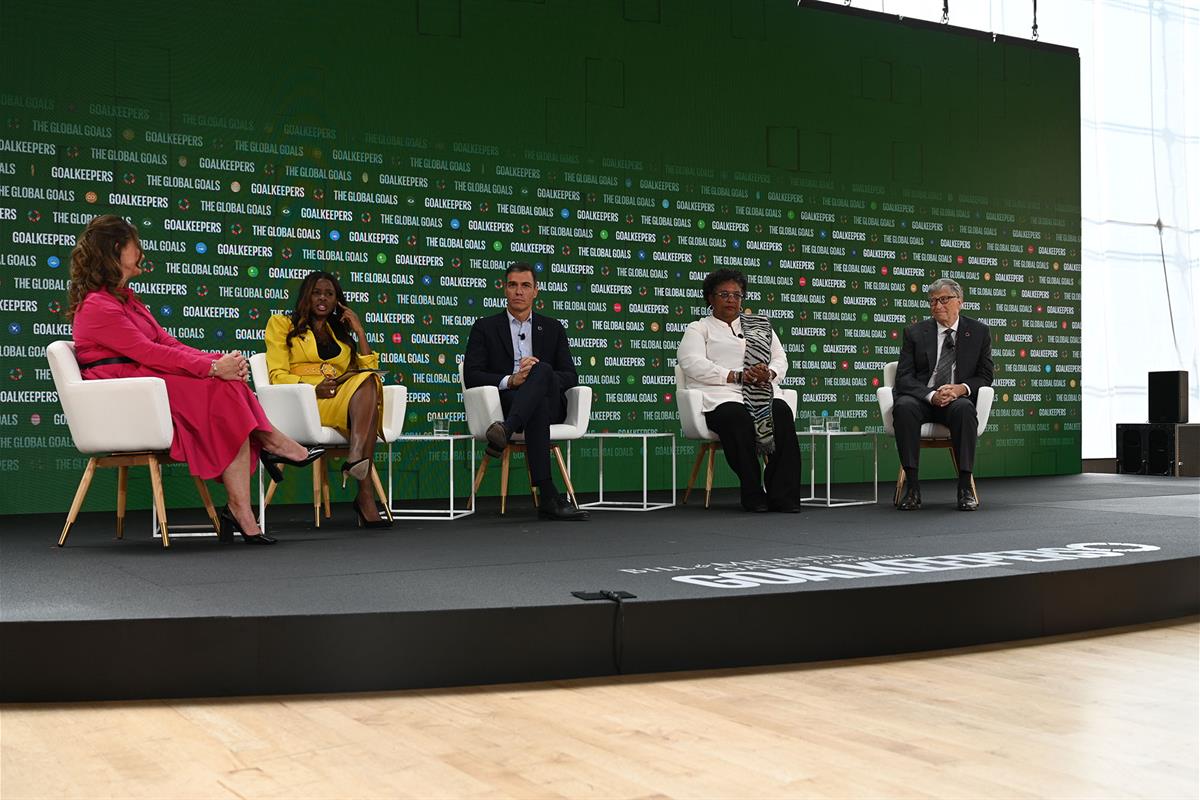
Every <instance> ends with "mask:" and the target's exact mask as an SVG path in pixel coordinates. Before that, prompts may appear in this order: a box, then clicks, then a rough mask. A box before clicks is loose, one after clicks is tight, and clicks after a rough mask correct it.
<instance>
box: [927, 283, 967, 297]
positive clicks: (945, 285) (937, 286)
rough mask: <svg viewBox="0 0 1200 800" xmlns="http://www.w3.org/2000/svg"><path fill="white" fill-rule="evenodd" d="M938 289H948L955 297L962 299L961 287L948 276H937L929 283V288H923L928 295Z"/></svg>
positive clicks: (931, 295)
mask: <svg viewBox="0 0 1200 800" xmlns="http://www.w3.org/2000/svg"><path fill="white" fill-rule="evenodd" d="M939 289H949V290H950V291H952V292H954V296H955V297H957V298H959V299H960V300H961V299H962V296H963V290H962V287H961V286H959V285H958V281H952V280H950V279H949V278H938V279H937V280H936V281H934V282H933V283H931V284H929V288H928V289H926V290H925V293H926V294H927V295H929V296H930V297H933V293H934V292H936V291H938V290H939Z"/></svg>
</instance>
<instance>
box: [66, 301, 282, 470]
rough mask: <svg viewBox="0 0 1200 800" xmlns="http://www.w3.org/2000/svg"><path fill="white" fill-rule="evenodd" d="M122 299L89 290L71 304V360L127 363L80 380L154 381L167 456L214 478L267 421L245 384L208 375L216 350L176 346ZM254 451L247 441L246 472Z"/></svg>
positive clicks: (135, 304) (136, 304) (94, 370)
mask: <svg viewBox="0 0 1200 800" xmlns="http://www.w3.org/2000/svg"><path fill="white" fill-rule="evenodd" d="M128 296H129V300H128V302H125V303H122V302H121V301H120V300H118V299H117V298H115V297H113V296H112V295H111V294H109V293H108V292H105V291H96V292H92V293H90V294H89V295H88V296H87V297H85V298H84V300H83V302H82V303H81V304H80V305H79V309H78V310H77V311H76V313H75V319H74V323H73V335H74V339H75V358H76V360H78V361H79V363H80V364H81V365H84V364H88V363H91V362H93V361H101V360H103V359H107V358H118V357H125V358H130V359H133V361H134V363H132V364H102V365H100V366H97V367H91V368H89V369H85V370H84V371H83V377H84V378H85V379H96V378H142V377H152V378H162V379H163V380H164V381H165V382H166V384H167V398H168V400H169V401H170V403H171V421H172V422H173V423H174V424H175V438H174V439H173V440H172V441H171V458H172V459H174V460H176V461H186V462H187V465H188V471H189V472H191V473H192V474H193V475H195V476H196V477H198V478H203V479H205V480H211V479H214V478H217V479H219V478H220V475H221V473H222V472H224V471H225V468H226V467H228V466H229V465H230V463H232V462H233V459H234V457H235V456H237V453H238V450H240V449H241V446H242V443H243V442H245V441H246V439H247V437H248V436H249V435H250V432H251V431H256V430H257V431H269V430H271V423H270V422H269V421H268V420H267V415H266V414H265V413H264V412H263V410H262V406H260V405H259V404H258V398H256V397H255V396H254V393H253V392H252V391H250V387H249V386H247V385H246V384H245V383H243V382H242V381H226V380H221V379H220V378H210V377H208V374H209V370H211V369H212V362H213V361H214V360H216V359H217V358H218V357H219V355H218V354H216V353H205V352H203V351H200V350H197V349H196V348H194V347H188V346H187V345H185V344H183V343H182V342H180V341H179V340H178V339H176V338H174V337H173V336H171V335H170V334H168V333H167V332H166V331H165V330H163V328H162V326H161V325H159V324H158V322H157V321H155V319H154V317H153V316H151V314H150V309H148V308H146V306H145V305H144V304H143V303H142V301H141V300H139V299H138V297H137V295H136V294H134V293H133V292H132V291H129V292H128ZM258 450H259V448H258V446H257V445H256V444H255V443H254V441H253V440H251V442H250V458H251V461H250V463H251V468H252V469H253V465H254V464H257V463H258Z"/></svg>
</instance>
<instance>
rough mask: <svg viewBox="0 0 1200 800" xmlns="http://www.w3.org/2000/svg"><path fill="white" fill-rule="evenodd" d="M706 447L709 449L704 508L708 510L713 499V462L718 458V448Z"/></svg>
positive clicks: (713, 446)
mask: <svg viewBox="0 0 1200 800" xmlns="http://www.w3.org/2000/svg"><path fill="white" fill-rule="evenodd" d="M706 447H708V472H707V473H706V474H705V476H704V507H705V508H708V503H709V501H710V500H711V499H712V484H713V462H714V461H715V460H716V458H717V448H716V446H715V445H711V444H710V445H706Z"/></svg>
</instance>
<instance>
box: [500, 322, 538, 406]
mask: <svg viewBox="0 0 1200 800" xmlns="http://www.w3.org/2000/svg"><path fill="white" fill-rule="evenodd" d="M504 313H505V314H506V315H507V316H508V333H509V335H510V336H512V346H513V368H512V371H513V373H516V371H517V370H519V369H520V368H521V359H522V358H525V357H526V356H531V355H533V314H532V313H530V315H529V316H528V317H526V318H525V321H524V322H522V321H521V320H519V319H517V318H516V317H514V316H513V315H512V312H511V311H505V312H504ZM510 377H512V375H505V376H504V377H503V378H501V379H500V389H501V391H503V390H504V389H507V388H508V379H509V378H510Z"/></svg>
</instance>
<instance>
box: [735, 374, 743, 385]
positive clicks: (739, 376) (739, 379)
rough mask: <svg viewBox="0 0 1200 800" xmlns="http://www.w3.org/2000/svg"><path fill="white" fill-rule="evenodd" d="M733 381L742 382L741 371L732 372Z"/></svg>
mask: <svg viewBox="0 0 1200 800" xmlns="http://www.w3.org/2000/svg"><path fill="white" fill-rule="evenodd" d="M733 382H734V383H741V382H742V373H741V372H735V373H733Z"/></svg>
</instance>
